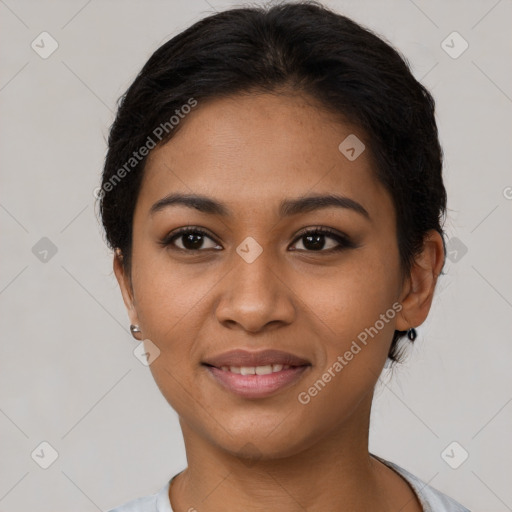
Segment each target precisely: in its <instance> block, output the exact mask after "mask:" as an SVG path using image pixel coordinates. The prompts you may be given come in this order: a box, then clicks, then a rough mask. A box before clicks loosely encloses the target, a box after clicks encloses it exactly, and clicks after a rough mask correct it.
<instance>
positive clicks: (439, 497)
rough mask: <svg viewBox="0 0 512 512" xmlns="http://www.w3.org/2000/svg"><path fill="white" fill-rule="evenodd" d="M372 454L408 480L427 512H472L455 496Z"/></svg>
mask: <svg viewBox="0 0 512 512" xmlns="http://www.w3.org/2000/svg"><path fill="white" fill-rule="evenodd" d="M372 456H373V457H376V458H377V459H378V460H380V461H381V462H382V463H383V464H386V465H387V466H388V467H390V468H391V469H394V470H395V471H396V472H397V473H399V474H400V475H401V476H402V477H403V478H404V479H405V480H407V482H408V483H409V485H410V486H411V487H412V488H413V490H414V491H415V492H416V494H417V496H418V500H419V502H420V503H421V505H422V507H423V509H424V511H425V512H470V511H469V509H467V508H466V507H464V506H463V505H461V504H460V503H458V502H457V501H455V500H454V499H453V498H450V497H449V496H447V495H446V494H443V493H442V492H441V491H438V490H437V489H435V488H434V487H431V486H430V485H428V484H426V483H425V482H423V480H421V479H419V478H418V477H417V476H415V475H413V474H412V473H410V472H409V471H407V470H406V469H404V468H402V467H400V466H398V465H397V464H394V463H393V462H389V461H387V460H384V459H382V458H381V457H377V456H376V455H373V454H372Z"/></svg>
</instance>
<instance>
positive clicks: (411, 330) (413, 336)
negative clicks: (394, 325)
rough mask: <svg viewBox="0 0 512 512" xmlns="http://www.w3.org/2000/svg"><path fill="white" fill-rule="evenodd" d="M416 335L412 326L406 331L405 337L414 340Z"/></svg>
mask: <svg viewBox="0 0 512 512" xmlns="http://www.w3.org/2000/svg"><path fill="white" fill-rule="evenodd" d="M417 336H418V334H417V333H416V329H415V328H414V327H411V328H410V329H409V330H408V331H407V337H408V338H409V339H410V340H411V341H414V340H415V339H416V337H417Z"/></svg>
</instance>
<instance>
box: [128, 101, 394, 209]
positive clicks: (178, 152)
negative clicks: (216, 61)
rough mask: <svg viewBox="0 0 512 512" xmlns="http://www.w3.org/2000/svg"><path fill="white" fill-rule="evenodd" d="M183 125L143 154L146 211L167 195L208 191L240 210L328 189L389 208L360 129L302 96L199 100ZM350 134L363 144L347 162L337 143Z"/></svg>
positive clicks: (142, 196)
mask: <svg viewBox="0 0 512 512" xmlns="http://www.w3.org/2000/svg"><path fill="white" fill-rule="evenodd" d="M181 122H182V123H183V124H182V126H181V127H180V130H179V131H177V133H176V135H175V136H173V138H172V139H171V140H170V141H169V142H167V143H166V144H164V145H162V146H159V147H157V148H156V149H154V150H153V151H152V152H151V154H150V155H149V157H148V160H147V162H146V166H145V171H144V179H143V182H142V187H141V191H140V195H139V201H138V209H142V210H146V211H149V209H150V208H151V206H152V204H153V203H154V202H155V201H157V200H158V199H160V198H161V197H163V196H165V195H166V194H169V193H171V192H183V193H201V194H204V195H209V196H213V197H216V198H217V199H219V200H222V201H223V202H225V203H228V204H229V205H230V209H232V210H238V211H242V210H244V209H248V208H250V207H251V206H255V207H260V206H261V205H262V204H263V203H275V204H277V203H278V202H280V201H281V200H282V199H283V198H285V197H298V196H302V195H305V194H307V193H326V192H335V193H339V194H343V195H346V196H348V197H351V198H353V199H354V200H356V201H358V202H360V203H361V204H363V206H364V207H365V208H366V209H367V210H368V211H369V212H370V214H371V213H372V210H373V211H374V214H375V215H377V211H378V210H380V212H379V213H382V212H383V210H386V209H387V210H389V208H392V205H391V202H390V198H389V197H388V195H387V193H386V192H385V190H384V189H383V187H382V186H381V184H380V183H379V182H377V180H376V178H375V174H374V170H373V168H372V166H373V163H372V159H371V155H370V151H369V146H368V141H366V138H365V135H364V133H362V132H361V130H360V129H359V128H358V127H356V126H354V125H351V124H349V123H347V122H343V121H342V120H341V116H338V117H334V115H331V114H329V113H328V112H326V111H325V109H323V108H320V107H319V106H318V105H316V104H315V102H314V101H313V100H311V99H309V98H308V97H306V96H303V95H298V94H297V95H288V94H287V95H275V94H251V95H240V96H234V97H230V98H222V99H215V100H209V101H207V102H204V103H201V102H199V103H198V105H197V107H196V108H195V109H194V110H193V111H192V112H191V113H190V114H188V115H187V116H185V118H184V119H183V120H182V121H181ZM354 136H356V137H357V138H358V139H359V140H361V141H365V142H364V143H365V145H366V149H365V150H364V151H363V152H362V153H361V154H360V155H359V156H358V157H357V158H356V159H355V160H349V159H348V158H347V157H346V156H345V154H343V153H342V152H341V151H340V149H339V146H340V144H342V143H343V141H345V140H346V139H347V137H354ZM348 140H353V139H350V138H349V139H348ZM387 213H389V211H388V212H387ZM372 217H373V215H372Z"/></svg>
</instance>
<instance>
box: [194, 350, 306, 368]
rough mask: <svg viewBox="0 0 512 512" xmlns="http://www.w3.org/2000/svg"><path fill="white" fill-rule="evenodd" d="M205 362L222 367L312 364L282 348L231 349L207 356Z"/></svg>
mask: <svg viewBox="0 0 512 512" xmlns="http://www.w3.org/2000/svg"><path fill="white" fill-rule="evenodd" d="M203 364H205V365H208V366H214V367H215V368H222V367H238V368H240V367H257V366H267V365H283V366H310V365H311V363H310V362H309V361H308V360H307V359H304V358H302V357H298V356H296V355H294V354H291V353H289V352H283V351H281V350H274V349H271V350H261V351H259V352H249V351H247V350H241V349H237V350H231V351H229V352H224V353H223V354H219V355H218V356H213V357H210V358H207V359H206V360H204V361H203Z"/></svg>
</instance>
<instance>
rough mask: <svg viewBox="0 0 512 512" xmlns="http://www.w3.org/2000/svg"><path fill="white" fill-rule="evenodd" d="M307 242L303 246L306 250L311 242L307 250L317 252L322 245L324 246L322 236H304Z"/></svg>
mask: <svg viewBox="0 0 512 512" xmlns="http://www.w3.org/2000/svg"><path fill="white" fill-rule="evenodd" d="M305 238H306V240H307V242H306V243H305V244H304V247H306V249H307V248H308V244H309V243H310V242H311V241H313V242H312V247H311V246H310V247H309V249H313V250H318V249H323V247H324V245H325V240H321V239H323V238H324V235H306V236H305Z"/></svg>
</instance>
